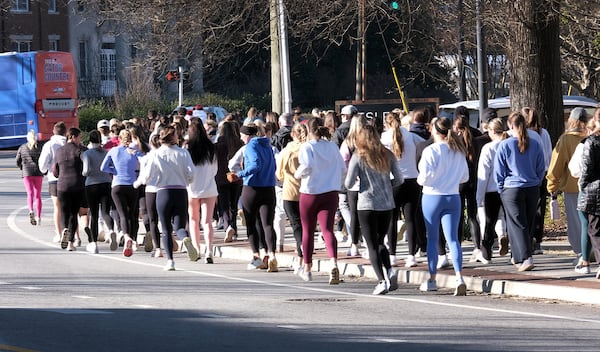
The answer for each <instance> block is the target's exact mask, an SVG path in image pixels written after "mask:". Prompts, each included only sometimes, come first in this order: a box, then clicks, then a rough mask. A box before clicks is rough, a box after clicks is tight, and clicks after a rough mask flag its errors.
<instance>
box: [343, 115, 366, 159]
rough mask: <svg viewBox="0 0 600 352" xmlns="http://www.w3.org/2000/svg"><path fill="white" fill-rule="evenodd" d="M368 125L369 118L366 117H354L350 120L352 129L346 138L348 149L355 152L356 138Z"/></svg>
mask: <svg viewBox="0 0 600 352" xmlns="http://www.w3.org/2000/svg"><path fill="white" fill-rule="evenodd" d="M366 125H368V122H367V118H366V117H365V116H364V115H354V116H352V119H351V120H350V129H349V130H348V135H347V136H346V145H347V146H348V149H350V150H351V151H353V150H354V149H355V148H356V145H355V141H356V136H357V135H358V133H359V132H360V130H361V129H362V128H363V127H364V126H366Z"/></svg>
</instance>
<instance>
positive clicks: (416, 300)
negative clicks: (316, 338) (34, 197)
mask: <svg viewBox="0 0 600 352" xmlns="http://www.w3.org/2000/svg"><path fill="white" fill-rule="evenodd" d="M25 210H27V207H26V206H24V207H21V208H18V209H15V210H14V211H13V212H12V213H11V214H10V215H9V216H8V217H7V219H6V222H7V224H8V227H9V228H11V229H12V230H13V231H14V232H15V233H17V234H19V235H21V236H23V237H25V238H27V239H29V240H31V241H33V242H36V243H39V244H41V245H44V246H46V247H52V248H57V245H56V244H52V243H49V242H48V241H42V240H40V239H37V238H35V237H33V236H32V235H30V234H28V233H27V232H25V231H23V230H21V228H19V227H18V226H17V224H16V220H15V219H16V217H17V214H18V213H19V212H21V211H25ZM75 253H76V254H81V255H93V256H94V257H95V258H102V259H106V260H113V261H119V262H124V263H130V264H136V265H141V266H148V267H153V268H159V269H162V268H163V265H161V264H152V263H142V262H137V261H135V260H133V259H128V258H125V257H113V256H103V255H97V254H91V253H88V252H75ZM176 273H187V274H192V275H199V276H205V277H213V278H220V279H225V280H230V281H237V282H245V283H252V284H259V285H266V286H273V287H285V288H293V289H297V290H302V291H312V292H320V293H327V294H338V295H344V296H349V297H360V298H369V299H379V300H387V301H398V302H409V303H419V304H425V305H433V306H443V307H449V308H459V309H470V310H477V311H484V312H494V313H501V314H509V315H521V316H527V317H536V318H546V319H554V320H565V321H576V322H583V323H592V324H598V325H600V320H594V319H585V318H575V317H569V316H562V315H554V314H543V313H532V312H523V311H516V310H510V309H500V308H489V307H481V306H476V305H471V304H461V303H445V302H435V301H430V300H427V299H423V298H408V297H403V296H397V295H377V296H374V295H371V294H364V293H355V292H346V291H342V290H334V289H325V288H318V287H311V286H305V285H303V286H299V285H294V284H283V283H276V282H270V281H263V280H254V279H246V278H241V277H235V276H228V275H222V274H214V273H206V272H201V271H197V270H186V269H177V271H176ZM174 274H175V273H174ZM175 275H176V274H175ZM431 297H432V298H433V297H435V296H433V295H432V296H431Z"/></svg>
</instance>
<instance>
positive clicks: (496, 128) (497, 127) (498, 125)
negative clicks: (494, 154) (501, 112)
mask: <svg viewBox="0 0 600 352" xmlns="http://www.w3.org/2000/svg"><path fill="white" fill-rule="evenodd" d="M487 129H488V131H489V132H492V133H494V134H498V135H500V136H502V139H506V138H508V133H506V131H505V130H504V123H502V119H500V118H499V117H496V118H494V119H491V120H490V121H489V122H488V126H487Z"/></svg>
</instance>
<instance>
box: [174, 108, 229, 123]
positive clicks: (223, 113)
mask: <svg viewBox="0 0 600 352" xmlns="http://www.w3.org/2000/svg"><path fill="white" fill-rule="evenodd" d="M195 106H196V105H188V106H186V107H185V108H186V110H188V111H192V110H194V107H195ZM177 110H179V107H178V108H175V109H174V110H173V111H172V113H173V114H176V113H177ZM203 110H204V111H205V112H206V113H209V112H212V113H213V114H215V115H216V116H217V122H221V120H223V119H224V118H225V116H227V114H229V113H228V112H227V110H225V109H224V108H223V107H221V106H204V107H203Z"/></svg>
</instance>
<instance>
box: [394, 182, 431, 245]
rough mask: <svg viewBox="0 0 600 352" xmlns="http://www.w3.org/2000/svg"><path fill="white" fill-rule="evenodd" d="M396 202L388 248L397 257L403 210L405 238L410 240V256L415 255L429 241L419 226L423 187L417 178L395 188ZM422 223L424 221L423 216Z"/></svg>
mask: <svg viewBox="0 0 600 352" xmlns="http://www.w3.org/2000/svg"><path fill="white" fill-rule="evenodd" d="M393 191H394V202H395V204H396V208H394V211H393V213H392V220H391V221H390V226H389V228H388V230H387V235H388V247H389V249H390V254H391V255H396V245H397V242H398V218H399V217H400V210H402V214H403V219H404V224H405V231H404V233H405V236H404V237H405V238H407V239H408V254H410V255H415V253H416V252H417V250H418V249H419V247H421V248H425V247H426V246H427V244H426V243H427V240H426V239H425V232H424V231H423V226H417V221H418V220H419V219H418V217H417V214H418V209H419V199H420V198H421V187H420V186H419V184H418V183H417V179H416V178H408V179H405V180H404V183H403V184H402V185H400V186H398V187H394V190H393ZM421 221H423V219H422V216H421Z"/></svg>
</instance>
